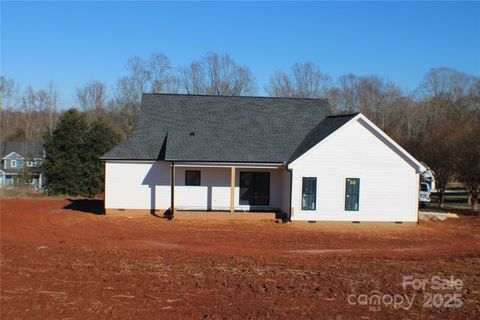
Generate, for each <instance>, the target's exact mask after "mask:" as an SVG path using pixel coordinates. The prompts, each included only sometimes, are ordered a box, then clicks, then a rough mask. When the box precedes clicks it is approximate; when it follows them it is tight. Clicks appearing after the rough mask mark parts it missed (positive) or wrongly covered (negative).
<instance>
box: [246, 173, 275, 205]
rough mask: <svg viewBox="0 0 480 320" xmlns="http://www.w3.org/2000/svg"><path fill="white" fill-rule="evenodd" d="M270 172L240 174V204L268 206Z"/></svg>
mask: <svg viewBox="0 0 480 320" xmlns="http://www.w3.org/2000/svg"><path fill="white" fill-rule="evenodd" d="M269 203H270V172H245V171H242V172H240V204H241V205H255V206H268V205H269Z"/></svg>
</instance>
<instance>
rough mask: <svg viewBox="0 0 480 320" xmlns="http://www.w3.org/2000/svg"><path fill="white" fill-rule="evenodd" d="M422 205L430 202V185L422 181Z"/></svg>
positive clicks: (420, 196) (420, 197)
mask: <svg viewBox="0 0 480 320" xmlns="http://www.w3.org/2000/svg"><path fill="white" fill-rule="evenodd" d="M419 201H420V205H425V204H427V203H430V187H429V185H428V184H427V183H424V182H421V183H420V195H419Z"/></svg>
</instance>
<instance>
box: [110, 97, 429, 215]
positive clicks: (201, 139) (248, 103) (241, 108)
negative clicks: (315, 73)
mask: <svg viewBox="0 0 480 320" xmlns="http://www.w3.org/2000/svg"><path fill="white" fill-rule="evenodd" d="M330 114H331V111H330V108H329V105H328V102H327V101H326V100H325V99H292V98H267V97H230V96H201V95H177V94H144V95H143V98H142V107H141V112H140V120H139V125H138V129H137V131H136V132H135V133H134V134H133V135H132V136H131V137H130V138H129V139H127V140H126V141H125V142H123V143H122V144H120V145H118V146H117V147H115V148H114V149H113V150H111V151H109V152H107V153H106V154H105V155H103V157H102V159H103V160H104V161H105V209H106V212H107V213H111V212H117V211H125V210H144V211H165V210H168V213H169V214H170V215H173V214H177V215H181V211H182V210H221V211H230V212H232V214H233V212H236V211H255V212H258V211H267V212H271V211H277V212H281V213H283V215H284V218H285V219H286V220H308V221H321V220H328V221H392V222H393V221H395V222H397V221H398V222H416V221H417V219H418V217H417V216H418V191H419V174H420V173H421V172H423V171H424V170H425V168H424V166H423V165H422V164H421V163H419V162H418V161H417V160H415V159H414V158H413V157H412V156H411V155H410V154H408V153H407V152H406V151H405V150H404V149H403V148H402V147H400V146H399V145H398V144H397V143H395V142H394V141H393V140H392V139H391V138H389V137H388V136H387V135H386V134H385V133H384V132H382V131H381V130H380V129H379V128H378V127H377V126H375V125H374V124H373V123H372V122H371V121H370V120H368V119H367V118H366V117H365V116H363V115H362V114H349V115H340V116H331V115H330ZM387 181H390V182H391V181H394V183H390V182H388V183H387ZM172 208H173V210H172Z"/></svg>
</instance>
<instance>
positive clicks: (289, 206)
mask: <svg viewBox="0 0 480 320" xmlns="http://www.w3.org/2000/svg"><path fill="white" fill-rule="evenodd" d="M285 170H287V172H288V173H290V199H289V200H288V217H287V220H286V221H285V222H287V223H290V222H292V191H293V190H292V185H293V171H292V169H288V164H286V163H285Z"/></svg>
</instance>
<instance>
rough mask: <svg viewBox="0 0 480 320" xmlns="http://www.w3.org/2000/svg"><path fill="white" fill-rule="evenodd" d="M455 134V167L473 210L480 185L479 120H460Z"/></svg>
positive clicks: (476, 204)
mask: <svg viewBox="0 0 480 320" xmlns="http://www.w3.org/2000/svg"><path fill="white" fill-rule="evenodd" d="M453 134H454V136H455V138H456V139H455V140H456V143H455V150H454V151H455V169H456V173H457V175H458V178H459V179H460V181H462V182H463V184H464V185H465V190H466V191H467V193H468V195H469V203H470V204H471V205H472V209H473V210H477V206H478V190H479V187H480V144H479V143H478V137H480V121H479V120H477V119H473V120H467V121H462V122H460V123H459V125H458V126H457V128H456V130H455V131H454V132H453Z"/></svg>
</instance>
